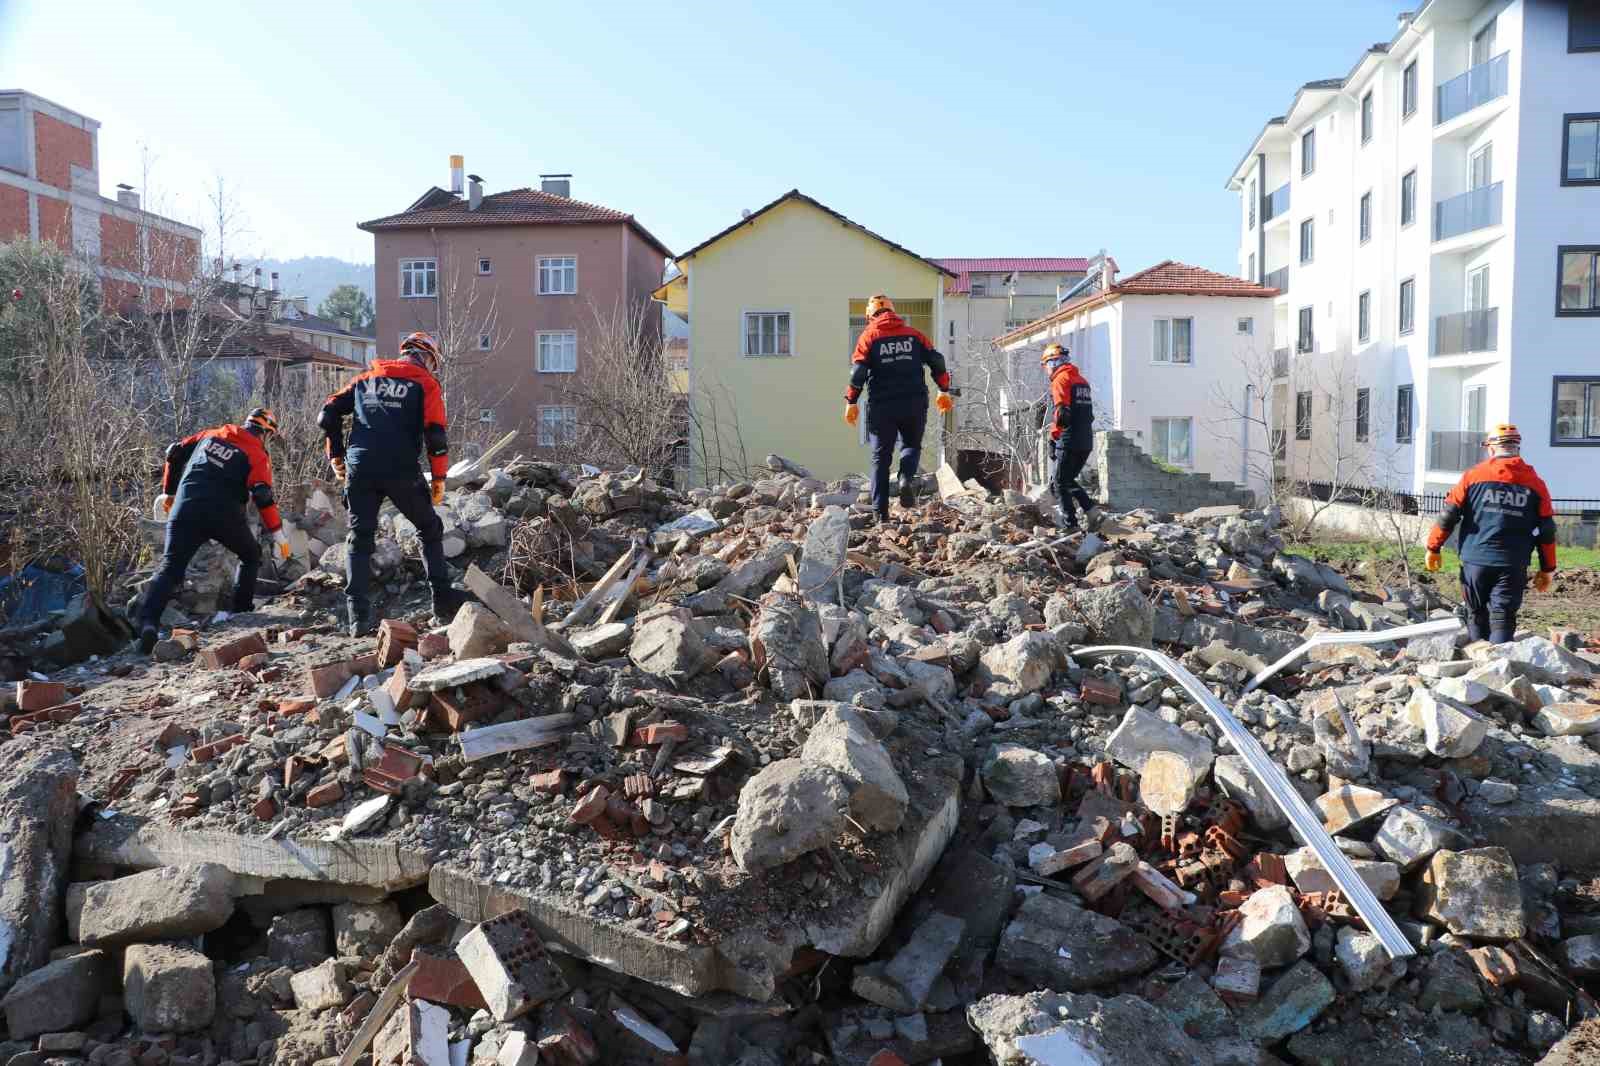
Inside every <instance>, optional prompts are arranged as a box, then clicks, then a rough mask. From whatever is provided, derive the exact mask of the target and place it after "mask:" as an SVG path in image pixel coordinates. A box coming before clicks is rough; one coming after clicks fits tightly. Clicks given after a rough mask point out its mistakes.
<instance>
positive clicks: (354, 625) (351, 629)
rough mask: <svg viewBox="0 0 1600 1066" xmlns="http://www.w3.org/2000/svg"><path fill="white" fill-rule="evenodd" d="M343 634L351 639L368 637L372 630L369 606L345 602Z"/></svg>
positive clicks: (352, 601)
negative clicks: (348, 635)
mask: <svg viewBox="0 0 1600 1066" xmlns="http://www.w3.org/2000/svg"><path fill="white" fill-rule="evenodd" d="M344 610H345V620H346V622H347V625H346V627H345V632H346V633H348V634H350V635H351V636H352V637H365V636H370V635H371V634H372V630H373V624H372V607H371V605H369V604H365V603H357V602H356V601H355V600H346V601H345V603H344Z"/></svg>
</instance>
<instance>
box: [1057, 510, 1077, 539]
mask: <svg viewBox="0 0 1600 1066" xmlns="http://www.w3.org/2000/svg"><path fill="white" fill-rule="evenodd" d="M1055 520H1056V526H1057V527H1058V528H1060V529H1061V530H1062V532H1065V533H1076V532H1078V516H1077V515H1075V514H1072V513H1070V512H1068V511H1067V510H1066V509H1065V508H1063V507H1057V508H1056V509H1055Z"/></svg>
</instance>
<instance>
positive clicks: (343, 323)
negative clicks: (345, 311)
mask: <svg viewBox="0 0 1600 1066" xmlns="http://www.w3.org/2000/svg"><path fill="white" fill-rule="evenodd" d="M354 325H355V322H354V321H353V320H352V319H351V318H350V316H349V315H340V316H339V328H340V329H342V330H344V331H345V332H346V333H349V332H350V331H351V328H352V327H353V326H354Z"/></svg>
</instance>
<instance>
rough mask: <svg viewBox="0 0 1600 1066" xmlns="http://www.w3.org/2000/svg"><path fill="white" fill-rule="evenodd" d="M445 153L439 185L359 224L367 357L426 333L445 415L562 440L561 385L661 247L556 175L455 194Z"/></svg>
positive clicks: (651, 272)
mask: <svg viewBox="0 0 1600 1066" xmlns="http://www.w3.org/2000/svg"><path fill="white" fill-rule="evenodd" d="M459 161H460V157H459V156H456V157H453V158H452V163H453V166H452V177H451V188H450V190H448V191H447V190H445V189H441V188H438V187H434V188H432V189H429V190H428V191H427V192H426V193H424V194H423V195H422V196H421V197H419V198H418V199H417V201H416V202H415V203H413V204H412V205H411V206H410V207H408V208H407V209H406V210H404V211H402V212H400V213H398V214H394V215H388V216H385V217H383V218H377V219H373V220H371V221H369V222H363V223H361V224H360V228H361V229H363V230H366V231H367V232H369V233H371V234H372V235H373V254H374V270H375V271H376V289H377V300H376V304H377V355H378V357H379V358H392V357H393V355H394V353H395V352H396V351H397V350H398V347H399V343H400V340H401V339H402V338H403V337H405V336H406V335H407V334H409V333H411V332H413V331H416V330H426V331H428V332H430V333H433V334H434V336H435V337H436V338H437V339H438V340H439V341H440V343H441V346H442V347H443V348H444V349H445V356H446V359H447V361H448V362H449V363H450V364H452V365H451V366H450V367H449V368H447V371H446V372H447V374H450V375H453V378H452V380H449V381H447V382H446V385H447V390H446V393H447V401H448V402H449V405H450V410H451V417H452V419H453V420H455V421H457V422H459V421H460V420H461V419H462V418H463V417H465V418H469V419H473V420H475V421H477V422H480V423H486V424H489V425H491V426H492V427H493V428H494V430H495V431H496V432H503V431H504V430H506V429H516V430H518V431H519V432H521V433H522V434H523V435H524V442H523V443H524V444H525V446H526V447H529V448H534V449H539V448H556V447H559V446H561V445H563V444H566V443H570V442H571V441H572V439H573V438H574V437H575V436H576V433H577V426H578V423H579V419H580V414H579V412H578V411H577V410H576V407H575V405H574V404H573V403H572V401H571V398H570V396H568V395H567V392H568V389H567V386H568V384H569V383H570V382H571V381H572V380H573V378H572V375H581V374H583V373H584V351H585V346H586V345H587V344H588V343H589V342H590V340H591V339H592V337H593V334H594V331H595V330H596V328H597V327H596V323H597V315H598V316H604V317H607V318H609V317H610V316H612V315H613V314H615V313H617V311H618V309H619V308H620V309H625V310H626V311H627V312H630V313H632V312H634V311H640V312H642V311H644V310H645V309H647V308H648V307H649V304H650V293H651V292H652V291H653V290H654V289H655V288H656V287H657V286H658V285H660V284H661V276H662V270H663V267H664V265H665V261H666V258H667V257H668V255H669V254H670V253H669V252H668V251H667V248H666V247H665V246H664V245H663V244H662V243H661V242H660V241H658V240H657V239H656V238H655V237H654V236H652V235H651V233H650V232H649V231H648V230H646V229H645V228H644V227H643V226H642V225H641V224H640V223H639V222H638V220H637V219H635V218H634V217H633V216H632V215H629V214H625V213H624V212H621V211H615V210H612V209H610V208H607V207H599V206H597V205H594V204H589V203H584V202H583V201H580V200H574V199H572V198H571V195H570V193H571V184H570V176H567V175H562V176H559V177H555V178H552V179H550V180H546V181H544V182H543V184H542V187H541V188H540V189H530V188H523V189H511V190H508V191H506V192H501V193H492V194H489V195H485V194H484V193H483V189H482V184H481V182H480V181H479V180H477V179H476V178H474V180H473V181H472V182H471V183H470V187H469V188H468V189H467V190H466V191H465V192H463V191H462V181H461V178H462V174H461V170H462V167H461V165H460V162H459ZM650 317H651V319H652V321H659V315H654V314H652V315H651V316H650ZM451 392H455V393H457V395H455V396H451V395H450V393H451Z"/></svg>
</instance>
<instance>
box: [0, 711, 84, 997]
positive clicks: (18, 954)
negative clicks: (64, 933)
mask: <svg viewBox="0 0 1600 1066" xmlns="http://www.w3.org/2000/svg"><path fill="white" fill-rule="evenodd" d="M0 761H4V762H5V763H6V765H7V768H8V779H7V782H6V786H5V789H4V791H3V792H0V994H4V992H5V991H6V990H7V989H8V988H10V987H11V986H12V985H13V984H14V983H15V982H16V981H17V980H18V979H20V978H21V977H22V976H23V975H24V974H26V973H28V972H30V971H32V970H36V969H38V968H39V967H40V966H43V965H44V964H45V963H46V962H48V961H49V959H50V952H51V950H52V949H53V948H55V946H56V942H57V941H56V937H57V927H58V925H59V923H60V913H59V910H58V906H57V904H56V902H55V901H57V900H59V899H61V897H62V893H63V892H64V891H65V889H66V881H67V864H68V859H69V858H70V856H71V854H72V828H73V823H74V822H75V820H76V818H77V814H78V797H77V789H78V764H77V761H76V760H75V759H74V758H73V757H72V752H71V751H69V750H68V749H66V748H65V747H57V746H56V745H53V744H38V743H36V742H33V741H30V740H23V741H14V742H12V743H10V744H7V745H6V746H5V747H4V748H0Z"/></svg>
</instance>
